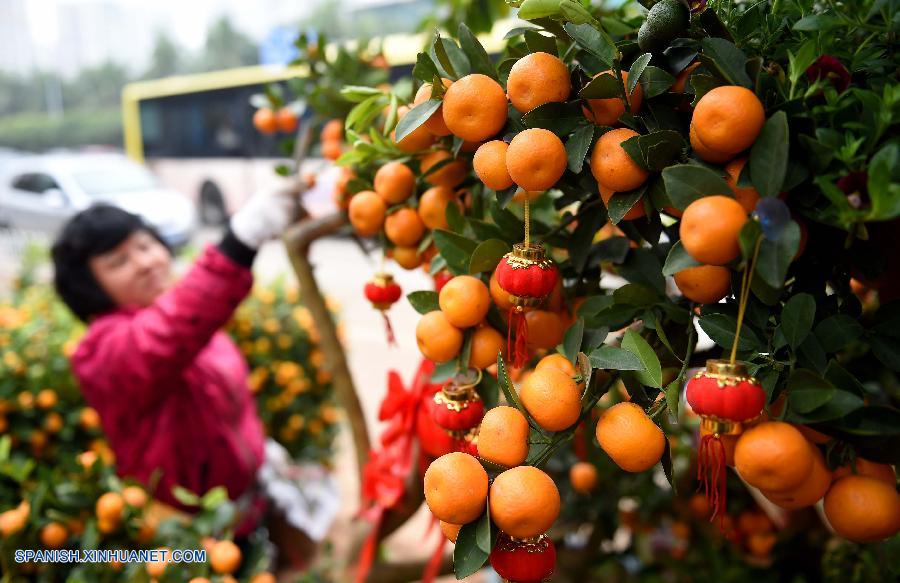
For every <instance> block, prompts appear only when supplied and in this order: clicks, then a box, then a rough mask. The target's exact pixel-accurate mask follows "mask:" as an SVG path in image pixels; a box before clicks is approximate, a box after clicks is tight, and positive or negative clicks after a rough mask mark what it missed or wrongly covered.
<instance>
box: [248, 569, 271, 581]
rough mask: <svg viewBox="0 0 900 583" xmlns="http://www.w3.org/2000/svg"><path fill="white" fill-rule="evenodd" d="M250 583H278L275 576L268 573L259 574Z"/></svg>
mask: <svg viewBox="0 0 900 583" xmlns="http://www.w3.org/2000/svg"><path fill="white" fill-rule="evenodd" d="M250 583H277V579H275V575H273V574H272V573H268V572H265V571H264V572H262V573H257V574H256V575H254V576H253V577H252V578H251V579H250Z"/></svg>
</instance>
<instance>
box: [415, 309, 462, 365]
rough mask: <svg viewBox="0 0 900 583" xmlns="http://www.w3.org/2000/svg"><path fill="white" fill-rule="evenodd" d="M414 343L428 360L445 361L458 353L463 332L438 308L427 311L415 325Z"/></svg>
mask: <svg viewBox="0 0 900 583" xmlns="http://www.w3.org/2000/svg"><path fill="white" fill-rule="evenodd" d="M416 343H417V344H418V345H419V350H420V351H421V352H422V354H423V355H424V356H425V358H427V359H428V360H433V361H434V362H447V361H448V360H451V359H452V358H454V357H455V356H456V355H457V354H459V350H460V348H462V343H463V333H462V331H461V330H460V329H459V328H456V327H455V326H453V324H451V323H450V322H449V321H448V320H447V316H445V315H444V313H443V312H442V311H440V310H434V311H433V312H428V313H427V314H425V315H424V316H422V319H421V320H419V323H418V324H417V325H416Z"/></svg>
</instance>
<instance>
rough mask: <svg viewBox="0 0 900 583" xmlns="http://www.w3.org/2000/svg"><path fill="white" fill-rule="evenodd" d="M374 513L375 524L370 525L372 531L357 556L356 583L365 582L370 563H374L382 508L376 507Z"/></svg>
mask: <svg viewBox="0 0 900 583" xmlns="http://www.w3.org/2000/svg"><path fill="white" fill-rule="evenodd" d="M376 512H377V516H376V518H375V523H374V524H373V525H372V530H371V532H369V536H368V537H366V542H365V544H364V545H363V548H362V551H361V552H360V554H359V564H358V565H357V568H356V579H355V582H356V583H363V582H364V581H365V580H366V578H367V577H368V576H369V571H371V570H372V563H373V562H374V561H375V551H376V550H378V533H379V531H381V519H382V518H384V508H383V507H378V508H377V510H376Z"/></svg>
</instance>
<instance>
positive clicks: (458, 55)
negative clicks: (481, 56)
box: [431, 34, 470, 80]
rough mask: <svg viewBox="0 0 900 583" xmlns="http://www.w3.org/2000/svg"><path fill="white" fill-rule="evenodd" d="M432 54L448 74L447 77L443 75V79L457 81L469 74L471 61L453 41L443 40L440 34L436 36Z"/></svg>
mask: <svg viewBox="0 0 900 583" xmlns="http://www.w3.org/2000/svg"><path fill="white" fill-rule="evenodd" d="M431 52H432V53H433V54H432V56H433V57H435V58H436V59H437V62H438V63H439V64H440V66H441V68H442V69H443V70H444V72H445V73H446V75H441V76H442V77H448V78H450V79H453V80H456V79H459V78H460V77H462V76H464V75H466V74H468V72H469V67H470V65H469V59H468V57H466V54H465V53H464V52H462V50H461V49H460V48H459V45H457V44H456V42H454V41H453V40H451V39H447V38H441V35H440V34H435V38H434V43H433V44H432V45H431Z"/></svg>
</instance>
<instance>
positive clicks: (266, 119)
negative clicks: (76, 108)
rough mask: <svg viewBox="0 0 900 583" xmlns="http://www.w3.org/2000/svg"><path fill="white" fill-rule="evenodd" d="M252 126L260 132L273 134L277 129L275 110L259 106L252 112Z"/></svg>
mask: <svg viewBox="0 0 900 583" xmlns="http://www.w3.org/2000/svg"><path fill="white" fill-rule="evenodd" d="M253 127H255V128H256V131H258V132H259V133H261V134H274V133H275V132H277V131H278V121H277V120H276V119H275V112H274V111H272V110H271V109H269V108H268V107H261V108H259V109H257V110H256V113H254V114H253Z"/></svg>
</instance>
